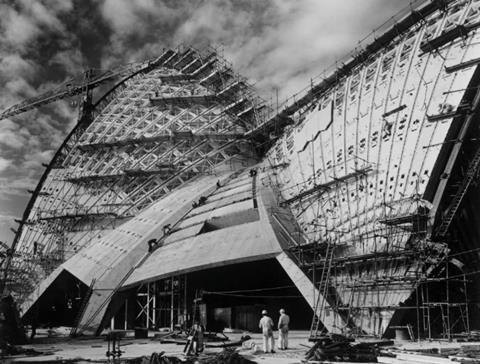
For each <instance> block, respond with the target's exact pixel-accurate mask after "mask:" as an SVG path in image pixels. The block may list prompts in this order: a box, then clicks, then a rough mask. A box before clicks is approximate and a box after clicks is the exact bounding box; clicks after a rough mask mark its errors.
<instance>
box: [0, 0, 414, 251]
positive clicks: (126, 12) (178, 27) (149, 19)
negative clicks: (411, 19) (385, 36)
mask: <svg viewBox="0 0 480 364" xmlns="http://www.w3.org/2000/svg"><path fill="white" fill-rule="evenodd" d="M408 4H409V1H407V0H230V1H227V0H208V1H207V0H0V85H1V87H0V109H1V110H3V109H5V108H7V107H8V106H11V105H12V104H14V103H16V102H19V101H21V100H23V99H25V98H28V97H32V96H35V95H38V94H40V93H42V92H45V91H47V90H49V89H51V88H53V87H55V86H56V85H58V84H60V83H62V82H64V81H65V80H67V79H68V78H70V77H73V76H78V75H80V74H81V73H82V71H83V70H85V69H88V68H100V69H108V68H109V67H112V66H115V65H119V64H123V63H127V62H131V61H140V60H143V59H145V58H151V57H154V56H156V55H159V54H160V53H161V51H162V49H163V48H165V47H174V46H176V45H178V44H180V43H186V44H191V45H194V46H196V47H201V46H202V45H207V44H213V45H215V46H217V47H219V49H221V50H222V52H223V54H224V56H225V57H226V58H227V59H229V60H230V61H231V62H232V63H233V65H234V68H235V69H236V70H237V71H238V72H240V73H241V74H243V75H244V76H246V77H248V78H249V79H250V80H251V81H252V82H253V83H255V84H256V86H257V88H258V90H259V93H260V94H261V95H262V96H263V97H264V98H266V99H270V98H271V97H272V96H271V95H273V94H275V91H274V90H278V92H279V95H280V100H282V99H283V98H285V97H287V96H289V95H291V94H293V93H294V92H296V91H298V90H300V89H302V88H303V87H305V86H307V85H308V84H309V83H310V79H311V78H312V77H314V76H317V75H319V74H321V73H322V71H323V70H324V69H325V68H326V67H327V66H329V65H330V64H332V63H333V62H334V61H335V59H337V58H340V57H342V56H344V55H345V54H346V53H347V52H348V51H350V50H352V49H354V48H355V47H358V46H359V45H358V41H359V40H360V39H362V38H364V37H365V36H366V35H367V34H369V33H370V32H371V31H372V29H374V28H376V27H377V26H379V25H380V24H382V23H383V22H384V21H386V20H387V19H389V18H391V17H392V16H393V15H395V14H396V13H398V11H399V10H401V9H403V8H404V7H405V6H407V5H408ZM72 101H75V100H64V101H59V102H57V103H55V104H51V105H49V106H46V107H43V108H42V109H38V110H34V111H30V112H27V113H24V114H22V115H18V116H16V117H12V118H10V119H6V120H1V121H0V241H4V242H7V243H10V242H11V240H12V239H13V233H12V232H11V231H10V228H11V227H13V228H16V226H17V224H16V223H15V222H14V221H13V219H14V218H19V217H20V216H21V215H22V214H23V210H24V209H25V206H26V204H27V202H28V199H29V198H30V194H29V193H28V192H27V190H29V189H31V190H33V189H34V188H35V186H36V183H37V181H38V179H39V177H40V175H41V173H42V171H43V169H44V167H42V163H48V162H49V160H50V159H51V157H52V156H53V154H54V151H55V150H56V149H57V148H58V147H59V146H60V144H61V142H62V140H63V139H64V137H65V136H66V135H67V133H68V131H69V130H70V129H71V128H72V127H73V125H74V124H75V116H76V112H75V109H74V106H73V104H74V103H73V102H72Z"/></svg>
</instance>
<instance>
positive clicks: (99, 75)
mask: <svg viewBox="0 0 480 364" xmlns="http://www.w3.org/2000/svg"><path fill="white" fill-rule="evenodd" d="M166 53H167V52H165V53H163V54H162V55H161V56H160V57H158V58H156V59H150V60H147V61H145V62H137V63H131V64H127V65H123V66H119V67H115V68H113V69H110V70H107V71H100V72H99V71H98V70H94V69H90V70H87V71H86V72H85V73H84V76H81V77H76V78H73V79H71V80H70V81H68V82H65V83H63V84H62V85H61V86H59V87H57V88H56V89H53V90H50V91H47V92H46V93H43V94H41V95H38V96H35V97H32V98H29V99H26V100H24V101H22V102H20V103H19V104H16V105H13V106H11V107H9V108H8V109H6V110H4V111H3V112H2V113H1V114H0V120H3V119H6V118H9V117H12V116H15V115H18V114H21V113H24V112H26V111H29V110H33V109H36V108H38V107H40V106H43V105H47V104H50V103H52V102H55V101H57V100H62V99H65V98H68V97H72V96H75V95H80V94H84V93H85V92H86V91H87V90H92V89H94V88H95V87H98V86H100V85H101V84H103V83H105V82H108V81H112V80H113V79H115V78H119V79H122V78H125V77H129V76H132V75H134V74H136V73H138V72H142V71H148V70H149V69H151V68H154V67H155V66H156V65H157V64H159V63H160V62H161V60H162V59H164V58H165V55H166Z"/></svg>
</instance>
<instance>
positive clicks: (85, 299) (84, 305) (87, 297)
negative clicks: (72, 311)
mask: <svg viewBox="0 0 480 364" xmlns="http://www.w3.org/2000/svg"><path fill="white" fill-rule="evenodd" d="M94 285H95V278H93V279H92V283H90V287H88V290H87V292H86V293H85V297H83V300H82V303H81V304H80V307H79V308H78V312H77V315H76V316H75V319H74V321H73V324H72V328H71V329H70V337H75V335H76V334H77V327H78V324H79V323H80V320H81V318H82V316H83V313H84V311H85V309H86V308H87V304H88V301H89V300H90V297H91V296H92V293H93V286H94Z"/></svg>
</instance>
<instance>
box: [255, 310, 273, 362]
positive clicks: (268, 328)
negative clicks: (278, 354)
mask: <svg viewBox="0 0 480 364" xmlns="http://www.w3.org/2000/svg"><path fill="white" fill-rule="evenodd" d="M267 314H268V312H267V310H263V311H262V318H261V319H260V323H259V324H258V327H259V328H260V329H262V334H263V351H264V352H265V353H268V352H269V350H268V342H269V341H270V348H271V349H270V352H271V353H274V352H275V351H274V350H273V348H274V347H275V338H274V337H273V325H274V324H273V320H272V319H271V318H270V317H268V316H267Z"/></svg>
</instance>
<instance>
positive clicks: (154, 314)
mask: <svg viewBox="0 0 480 364" xmlns="http://www.w3.org/2000/svg"><path fill="white" fill-rule="evenodd" d="M152 288H153V292H152V294H153V297H152V326H153V329H156V328H157V327H156V326H157V282H152Z"/></svg>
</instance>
